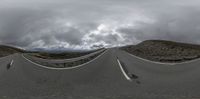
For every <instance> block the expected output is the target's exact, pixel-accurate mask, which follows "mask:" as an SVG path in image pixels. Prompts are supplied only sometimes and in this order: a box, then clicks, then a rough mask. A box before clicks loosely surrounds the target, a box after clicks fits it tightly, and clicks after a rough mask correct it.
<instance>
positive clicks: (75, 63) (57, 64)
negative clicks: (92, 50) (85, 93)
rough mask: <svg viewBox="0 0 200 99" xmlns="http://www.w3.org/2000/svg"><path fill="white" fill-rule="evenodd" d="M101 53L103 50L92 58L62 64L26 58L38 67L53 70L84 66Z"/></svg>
mask: <svg viewBox="0 0 200 99" xmlns="http://www.w3.org/2000/svg"><path fill="white" fill-rule="evenodd" d="M103 52H105V50H103V51H101V52H99V53H96V54H94V55H92V56H89V57H87V58H83V59H79V60H75V61H70V62H63V63H56V62H55V63H49V62H43V61H40V60H37V59H34V58H28V57H27V58H28V59H29V60H31V61H33V62H35V63H37V64H40V65H43V66H47V67H53V68H66V67H73V66H78V65H81V64H84V63H87V62H89V61H91V60H92V59H94V58H96V57H98V56H99V55H100V54H102V53H103Z"/></svg>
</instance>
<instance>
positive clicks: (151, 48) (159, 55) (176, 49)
mask: <svg viewBox="0 0 200 99" xmlns="http://www.w3.org/2000/svg"><path fill="white" fill-rule="evenodd" d="M121 49H122V50H125V51H127V52H129V53H131V54H134V55H136V56H139V57H142V58H145V59H148V60H152V61H159V62H183V61H188V60H193V59H196V58H200V45H193V44H185V43H179V42H172V41H164V40H147V41H144V42H142V43H140V44H138V45H129V46H125V47H122V48H121Z"/></svg>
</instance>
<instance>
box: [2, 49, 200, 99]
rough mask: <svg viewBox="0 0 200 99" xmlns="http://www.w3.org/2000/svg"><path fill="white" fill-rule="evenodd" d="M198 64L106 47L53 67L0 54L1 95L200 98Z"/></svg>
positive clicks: (16, 98)
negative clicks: (79, 61) (81, 60)
mask: <svg viewBox="0 0 200 99" xmlns="http://www.w3.org/2000/svg"><path fill="white" fill-rule="evenodd" d="M12 61H13V62H12ZM11 63H12V64H11ZM199 65H200V61H194V62H190V63H184V64H175V65H169V64H157V63H152V62H148V61H144V60H141V59H138V58H136V57H133V56H131V55H129V54H128V53H126V52H123V51H120V50H117V49H109V50H108V51H107V52H105V53H104V54H103V55H101V56H100V57H99V58H97V59H95V60H93V61H91V62H90V63H88V64H86V65H84V66H81V67H77V68H73V69H63V70H62V69H59V70H56V69H47V68H43V67H40V66H37V65H35V64H32V63H31V62H29V61H27V60H25V59H24V58H23V57H22V55H20V54H15V55H12V56H8V57H4V58H1V59H0V99H199V98H200V84H199V83H200V76H199V75H200V66H199Z"/></svg>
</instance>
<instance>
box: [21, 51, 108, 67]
mask: <svg viewBox="0 0 200 99" xmlns="http://www.w3.org/2000/svg"><path fill="white" fill-rule="evenodd" d="M107 51H108V50H106V51H105V52H103V53H102V54H100V55H99V56H97V57H96V58H94V59H93V60H91V61H89V62H86V63H84V64H81V65H77V66H73V67H67V68H54V67H48V66H44V65H40V64H38V63H35V62H33V61H31V60H29V59H27V58H26V57H25V56H24V55H23V54H22V57H23V58H24V59H25V60H27V61H29V62H30V63H32V64H34V65H36V66H39V67H42V68H46V69H52V70H67V69H75V68H79V67H82V66H84V65H86V64H89V63H91V62H93V61H94V60H96V59H98V58H99V57H101V56H102V55H104V54H105V53H106V52H107Z"/></svg>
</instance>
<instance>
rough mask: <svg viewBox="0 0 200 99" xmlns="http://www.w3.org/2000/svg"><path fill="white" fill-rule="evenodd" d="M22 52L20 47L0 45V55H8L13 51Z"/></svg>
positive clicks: (13, 52)
mask: <svg viewBox="0 0 200 99" xmlns="http://www.w3.org/2000/svg"><path fill="white" fill-rule="evenodd" d="M22 52H24V51H23V50H21V49H18V48H14V47H11V46H5V45H0V57H4V56H8V55H11V54H15V53H22Z"/></svg>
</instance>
